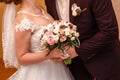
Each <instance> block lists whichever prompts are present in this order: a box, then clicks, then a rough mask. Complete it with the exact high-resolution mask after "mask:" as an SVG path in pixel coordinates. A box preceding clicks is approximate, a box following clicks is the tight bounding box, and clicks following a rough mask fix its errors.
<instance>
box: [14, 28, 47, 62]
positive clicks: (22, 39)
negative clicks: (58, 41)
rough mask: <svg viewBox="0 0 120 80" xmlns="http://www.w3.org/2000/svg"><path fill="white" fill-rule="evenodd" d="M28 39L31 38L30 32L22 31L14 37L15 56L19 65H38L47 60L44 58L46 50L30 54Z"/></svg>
mask: <svg viewBox="0 0 120 80" xmlns="http://www.w3.org/2000/svg"><path fill="white" fill-rule="evenodd" d="M30 37H31V31H30V30H29V31H23V32H20V31H17V32H16V36H15V41H16V54H17V58H18V61H19V63H20V64H33V63H38V62H41V61H43V60H46V59H48V58H49V57H48V56H47V57H46V54H47V53H48V50H45V51H43V52H37V53H31V52H30V51H29V49H30Z"/></svg>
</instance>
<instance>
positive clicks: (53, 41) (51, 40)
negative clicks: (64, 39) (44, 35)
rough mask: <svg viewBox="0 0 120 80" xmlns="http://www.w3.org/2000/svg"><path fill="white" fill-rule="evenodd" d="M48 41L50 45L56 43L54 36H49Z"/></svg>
mask: <svg viewBox="0 0 120 80" xmlns="http://www.w3.org/2000/svg"><path fill="white" fill-rule="evenodd" d="M47 43H48V44H49V45H54V43H55V40H54V38H53V37H49V38H48V40H47Z"/></svg>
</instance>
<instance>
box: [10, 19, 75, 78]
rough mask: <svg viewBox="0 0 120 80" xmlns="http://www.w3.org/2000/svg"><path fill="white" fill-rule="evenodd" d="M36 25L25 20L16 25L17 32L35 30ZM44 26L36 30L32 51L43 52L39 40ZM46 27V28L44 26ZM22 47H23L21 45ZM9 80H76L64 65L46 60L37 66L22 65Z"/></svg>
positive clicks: (31, 46) (32, 40) (31, 44)
mask: <svg viewBox="0 0 120 80" xmlns="http://www.w3.org/2000/svg"><path fill="white" fill-rule="evenodd" d="M34 27H35V26H34V23H33V22H32V21H31V20H29V19H27V18H25V19H23V20H22V21H21V23H19V24H17V25H16V31H17V30H18V29H19V30H21V31H24V30H29V29H31V30H34V29H35V28H34ZM42 27H43V26H40V27H38V28H36V31H35V32H34V34H32V36H31V43H30V51H31V52H33V54H34V52H39V51H42V48H43V47H44V46H41V44H40V41H39V38H40V34H41V33H42V31H41V29H42ZM44 27H46V26H44ZM21 46H22V45H21ZM8 80H74V79H73V77H72V75H71V73H70V72H69V70H68V68H67V67H66V65H64V63H56V62H55V61H54V60H45V61H43V62H40V63H37V64H30V65H20V68H19V69H18V70H17V71H16V72H15V73H14V74H13V75H12V76H11V77H10V78H9V79H8Z"/></svg>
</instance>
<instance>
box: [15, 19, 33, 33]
mask: <svg viewBox="0 0 120 80" xmlns="http://www.w3.org/2000/svg"><path fill="white" fill-rule="evenodd" d="M18 29H19V30H20V31H21V32H22V31H25V30H32V31H33V30H34V23H33V22H32V21H30V20H29V19H27V18H24V19H23V20H22V21H21V23H17V24H16V32H17V31H18Z"/></svg>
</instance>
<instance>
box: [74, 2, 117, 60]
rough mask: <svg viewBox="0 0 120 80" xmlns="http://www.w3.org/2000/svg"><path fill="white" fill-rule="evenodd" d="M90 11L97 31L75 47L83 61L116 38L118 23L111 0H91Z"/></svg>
mask: <svg viewBox="0 0 120 80" xmlns="http://www.w3.org/2000/svg"><path fill="white" fill-rule="evenodd" d="M91 1H92V2H91V4H90V5H91V6H92V12H93V14H94V17H95V22H96V23H97V26H96V28H98V29H99V31H98V32H97V33H96V34H95V35H94V36H93V37H91V38H90V39H88V40H86V41H84V42H82V43H81V45H80V48H79V49H76V51H77V52H78V55H79V56H80V57H81V59H82V60H83V61H85V62H86V61H88V60H89V59H91V58H93V57H94V56H95V55H97V53H98V52H99V51H100V50H102V49H103V48H105V47H108V46H109V45H110V44H112V43H114V42H115V41H116V39H118V25H117V21H116V17H115V14H114V10H113V7H112V3H111V0H91Z"/></svg>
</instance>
